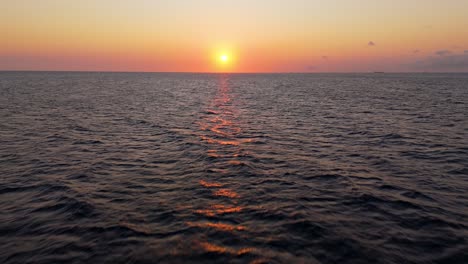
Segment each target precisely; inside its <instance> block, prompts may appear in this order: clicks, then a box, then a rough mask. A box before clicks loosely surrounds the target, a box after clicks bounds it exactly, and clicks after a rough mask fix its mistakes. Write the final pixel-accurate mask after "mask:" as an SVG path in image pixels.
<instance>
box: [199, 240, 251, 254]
mask: <svg viewBox="0 0 468 264" xmlns="http://www.w3.org/2000/svg"><path fill="white" fill-rule="evenodd" d="M199 245H200V246H201V247H202V248H203V249H204V250H206V251H208V252H214V253H219V254H222V253H229V254H232V255H239V256H240V255H244V254H247V253H249V252H252V251H253V250H254V249H253V248H241V249H239V250H235V249H231V248H227V247H223V246H218V245H215V244H213V243H209V242H201V243H200V244H199Z"/></svg>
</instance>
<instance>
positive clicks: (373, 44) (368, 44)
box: [367, 41, 376, 47]
mask: <svg viewBox="0 0 468 264" xmlns="http://www.w3.org/2000/svg"><path fill="white" fill-rule="evenodd" d="M375 45H376V44H375V42H374V41H369V43H367V46H369V47H374V46H375Z"/></svg>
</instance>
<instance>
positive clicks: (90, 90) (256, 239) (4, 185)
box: [0, 72, 468, 263]
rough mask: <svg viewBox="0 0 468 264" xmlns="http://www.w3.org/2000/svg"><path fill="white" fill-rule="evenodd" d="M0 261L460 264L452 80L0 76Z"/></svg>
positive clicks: (463, 129)
mask: <svg viewBox="0 0 468 264" xmlns="http://www.w3.org/2000/svg"><path fill="white" fill-rule="evenodd" d="M0 95H1V96H0V263H468V74H442V73H440V74H428V73H427V74H389V73H385V74H195V73H193V74H191V73H86V72H0Z"/></svg>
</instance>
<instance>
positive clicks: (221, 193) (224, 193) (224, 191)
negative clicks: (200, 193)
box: [213, 189, 239, 198]
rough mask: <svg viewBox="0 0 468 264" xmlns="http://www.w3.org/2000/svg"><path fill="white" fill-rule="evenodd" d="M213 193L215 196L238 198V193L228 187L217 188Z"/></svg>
mask: <svg viewBox="0 0 468 264" xmlns="http://www.w3.org/2000/svg"><path fill="white" fill-rule="evenodd" d="M213 194H214V195H216V196H224V197H229V198H239V195H238V194H237V193H236V192H234V191H231V190H229V189H219V190H217V191H215V192H213Z"/></svg>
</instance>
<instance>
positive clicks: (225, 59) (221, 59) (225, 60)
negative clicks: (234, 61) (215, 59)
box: [219, 54, 229, 63]
mask: <svg viewBox="0 0 468 264" xmlns="http://www.w3.org/2000/svg"><path fill="white" fill-rule="evenodd" d="M219 60H220V61H221V62H223V63H226V62H228V61H229V56H228V55H226V54H222V55H221V56H219Z"/></svg>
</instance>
